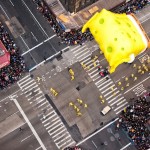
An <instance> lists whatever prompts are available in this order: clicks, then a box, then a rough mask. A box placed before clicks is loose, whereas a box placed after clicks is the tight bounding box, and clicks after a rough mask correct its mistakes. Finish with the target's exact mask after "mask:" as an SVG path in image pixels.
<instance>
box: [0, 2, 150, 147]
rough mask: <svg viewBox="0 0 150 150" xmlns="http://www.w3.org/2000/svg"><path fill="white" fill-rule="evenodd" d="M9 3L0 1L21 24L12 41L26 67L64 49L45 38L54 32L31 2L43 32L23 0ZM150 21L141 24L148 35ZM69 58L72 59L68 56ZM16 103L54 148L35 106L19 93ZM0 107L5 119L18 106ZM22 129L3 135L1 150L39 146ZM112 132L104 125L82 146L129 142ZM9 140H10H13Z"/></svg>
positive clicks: (144, 84) (0, 142)
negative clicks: (20, 30) (118, 137)
mask: <svg viewBox="0 0 150 150" xmlns="http://www.w3.org/2000/svg"><path fill="white" fill-rule="evenodd" d="M12 2H13V5H14V6H13V5H12V3H11V2H10V1H4V0H3V1H1V2H0V4H1V6H2V7H3V8H4V9H5V11H6V13H7V14H8V16H9V17H10V18H11V17H12V16H17V18H18V20H19V21H20V23H21V24H22V26H23V27H24V29H25V33H24V34H23V35H21V37H22V38H23V40H22V38H21V37H18V38H17V39H15V41H17V44H18V46H19V47H21V48H22V49H21V50H22V54H23V56H24V57H25V60H26V63H27V66H28V68H29V69H30V68H32V67H34V66H36V65H37V64H39V63H40V62H42V61H43V57H44V56H45V55H46V56H47V57H50V56H52V55H53V54H55V53H57V52H59V51H60V50H61V49H64V48H65V47H66V46H63V45H61V46H58V44H57V43H58V41H59V38H57V37H56V36H54V37H53V38H52V39H50V40H48V41H47V39H48V38H50V37H52V36H53V35H54V33H53V31H52V30H51V29H50V27H49V26H48V24H47V23H46V21H45V20H44V19H43V17H42V16H41V14H39V13H38V12H37V10H36V8H35V5H34V4H33V3H32V1H28V0H26V1H25V4H26V5H27V6H28V8H29V9H30V10H31V11H32V12H33V13H34V16H35V17H36V18H37V19H38V22H39V23H40V24H41V26H42V28H43V29H44V31H45V32H44V31H43V30H42V28H41V26H39V24H38V23H37V21H35V18H34V17H33V16H32V14H31V13H30V11H29V9H28V8H27V7H26V6H25V4H24V3H23V1H15V0H13V1H12ZM1 11H2V10H1ZM3 15H5V14H4V12H3ZM149 22H150V20H149V19H147V20H146V21H144V22H143V23H142V25H143V27H144V29H145V30H146V32H147V33H148V34H149V31H150V30H149ZM31 32H32V33H31ZM45 33H46V34H45ZM33 35H34V36H33ZM47 35H48V36H47ZM35 37H36V38H35ZM36 39H37V40H36ZM45 40H46V42H44V43H43V41H45ZM25 43H26V44H27V45H26V44H25ZM41 43H43V44H41ZM36 46H37V47H36ZM28 47H29V48H28ZM80 55H81V53H80ZM70 60H72V58H71V57H70ZM137 61H138V59H137ZM137 61H136V62H137ZM105 63H106V62H105ZM105 63H104V64H105ZM138 63H139V62H138ZM127 68H129V67H128V66H127V65H124V66H123V68H122V69H121V71H120V73H119V74H114V75H113V76H112V78H113V79H114V81H117V80H119V79H122V78H123V77H124V76H125V75H126V76H127V75H129V74H130V73H129V74H128V73H126V72H124V71H123V70H125V69H127ZM129 70H130V71H132V67H130V69H129ZM48 71H49V70H48ZM130 71H129V72H130ZM54 73H56V72H55V71H54ZM53 75H54V74H53ZM53 75H51V76H53ZM146 78H147V75H145V76H143V77H142V78H140V77H139V79H140V80H144V79H146ZM140 80H138V82H136V84H135V85H137V84H138V83H140V82H141V81H140ZM148 81H149V80H147V81H146V82H144V83H143V86H144V88H147V86H148V83H149V82H148ZM14 88H15V87H14ZM129 88H131V87H129ZM133 89H134V88H133ZM9 90H10V89H9ZM127 90H128V89H127ZM12 91H13V92H14V90H12ZM125 92H126V91H125ZM20 94H21V93H20ZM123 94H124V93H123ZM124 95H125V96H126V98H129V97H131V96H135V97H136V96H137V95H136V94H135V92H134V91H133V90H132V89H131V90H130V91H129V92H128V93H127V94H124ZM5 96H8V95H7V91H6V92H5ZM6 102H7V101H6ZM18 102H19V104H20V105H21V107H22V109H23V111H24V112H25V114H26V115H27V117H28V118H29V120H30V121H31V124H32V126H33V127H34V128H35V130H36V132H37V133H38V135H39V137H40V138H41V139H42V142H44V144H45V145H46V146H47V147H51V146H52V145H53V146H54V147H53V148H54V149H55V148H56V147H55V145H54V143H53V142H52V141H51V140H50V137H49V136H48V133H47V131H46V130H45V129H44V128H43V127H42V125H41V122H40V121H39V118H38V116H37V114H34V112H33V110H34V108H33V107H31V105H29V103H28V102H27V101H26V99H25V98H22V97H21V96H20V97H19V99H18ZM8 104H9V103H8ZM3 105H4V106H3ZM1 106H2V107H1V108H2V109H1V108H0V109H1V113H2V114H3V115H2V117H3V118H0V119H1V120H3V119H4V118H7V115H8V116H9V115H10V114H11V113H12V114H13V113H15V112H16V111H17V109H16V107H15V106H14V105H11V106H7V103H6V104H5V101H4V102H3V104H2V105H1ZM5 108H7V109H8V108H10V112H9V113H7V111H5ZM34 111H35V110H34ZM108 115H109V114H108ZM22 128H23V129H24V130H23V132H19V131H18V128H17V129H16V130H14V131H13V132H12V133H10V134H8V135H7V136H5V137H4V138H2V139H0V145H2V146H3V147H4V150H10V149H12V147H13V145H15V146H14V147H13V149H14V150H16V149H18V150H19V149H23V148H24V147H25V146H26V147H27V148H28V149H29V150H30V149H36V148H38V147H39V143H38V141H37V139H36V138H35V136H34V135H31V134H32V132H31V129H30V128H29V126H28V125H27V124H25V125H23V126H22ZM108 128H111V129H112V132H109V131H110V129H108ZM24 131H26V132H24ZM113 134H116V131H114V129H113V127H112V126H110V127H107V128H105V129H104V130H102V131H101V132H99V133H98V134H96V135H95V136H93V137H92V138H90V139H89V140H87V141H85V142H84V143H82V146H83V147H84V148H86V149H87V150H94V149H106V150H107V149H110V148H112V147H113V149H115V150H119V149H121V147H123V146H125V145H126V144H128V142H130V141H129V140H128V138H127V137H126V136H125V135H124V133H122V132H120V131H119V132H118V134H119V135H120V137H121V141H118V139H117V138H116V137H115V136H114V135H113ZM118 134H117V135H118ZM30 135H31V137H28V136H30ZM27 137H28V138H27ZM30 138H31V139H30ZM11 139H13V141H12V140H11ZM23 139H25V140H23ZM112 139H113V140H114V139H115V140H114V141H112ZM22 140H23V141H22ZM8 141H10V143H11V144H10V145H8V144H7V142H8ZM21 141H22V142H21ZM92 141H93V142H92ZM105 141H106V143H107V144H108V145H104V146H102V145H101V142H105ZM95 145H96V146H95ZM88 148H89V149H88ZM116 148H117V149H116ZM56 149H57V148H56ZM128 149H129V150H131V149H132V150H133V149H134V148H133V147H132V146H131V147H130V146H129V147H128Z"/></svg>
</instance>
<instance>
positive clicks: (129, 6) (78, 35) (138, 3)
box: [33, 0, 149, 45]
mask: <svg viewBox="0 0 150 150" xmlns="http://www.w3.org/2000/svg"><path fill="white" fill-rule="evenodd" d="M33 2H34V3H35V4H36V5H37V9H38V10H39V12H40V13H42V15H43V17H44V18H45V19H46V20H47V21H48V22H49V24H50V26H51V28H52V29H53V30H54V32H55V33H56V34H57V36H58V37H60V38H61V40H62V43H65V44H67V45H76V44H80V45H82V44H83V43H84V42H85V41H87V40H93V36H92V35H91V33H90V32H89V31H87V32H85V33H82V32H81V29H77V30H75V29H71V30H70V31H69V32H65V31H64V30H62V29H61V28H60V25H59V24H58V22H57V19H56V17H55V15H54V14H53V13H52V12H51V11H50V9H49V8H48V6H47V5H46V3H45V2H44V1H43V0H33ZM148 3H149V0H131V1H130V2H128V3H125V4H123V5H122V6H120V7H123V9H122V10H120V9H119V10H118V12H117V13H131V12H132V13H135V11H137V10H140V9H142V8H143V7H144V6H146V5H147V4H148Z"/></svg>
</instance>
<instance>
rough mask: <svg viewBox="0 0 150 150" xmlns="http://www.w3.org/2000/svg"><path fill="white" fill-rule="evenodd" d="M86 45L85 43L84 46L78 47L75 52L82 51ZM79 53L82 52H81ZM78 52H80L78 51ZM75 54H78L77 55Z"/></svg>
mask: <svg viewBox="0 0 150 150" xmlns="http://www.w3.org/2000/svg"><path fill="white" fill-rule="evenodd" d="M84 47H86V46H85V45H84V46H81V47H79V48H78V49H76V50H74V51H73V53H74V54H75V53H77V52H78V51H81V52H82V49H83V48H84ZM79 53H80V52H79ZM77 54H78V53H77ZM75 56H76V55H75Z"/></svg>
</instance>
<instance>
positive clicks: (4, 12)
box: [0, 5, 10, 20]
mask: <svg viewBox="0 0 150 150" xmlns="http://www.w3.org/2000/svg"><path fill="white" fill-rule="evenodd" d="M0 7H1V9H2V11H3V12H4V14H5V15H6V17H7V19H8V20H10V18H9V17H8V15H7V13H6V11H5V10H4V8H3V7H2V6H1V5H0Z"/></svg>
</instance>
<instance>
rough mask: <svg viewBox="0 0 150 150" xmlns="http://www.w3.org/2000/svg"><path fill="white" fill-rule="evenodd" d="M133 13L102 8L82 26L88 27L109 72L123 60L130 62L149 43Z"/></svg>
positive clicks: (83, 30) (83, 29) (84, 29)
mask: <svg viewBox="0 0 150 150" xmlns="http://www.w3.org/2000/svg"><path fill="white" fill-rule="evenodd" d="M134 17H135V16H134ZM134 17H133V15H126V14H116V13H112V12H110V11H107V10H105V9H103V10H102V11H101V12H99V13H98V12H97V13H96V14H95V15H94V16H93V17H92V18H91V19H90V20H89V21H88V22H87V23H86V24H85V25H84V26H83V28H82V32H85V31H86V29H87V28H89V30H90V32H91V33H92V35H93V36H94V38H95V40H96V41H97V43H98V44H99V47H100V49H101V50H102V52H103V53H104V56H105V57H106V59H107V61H108V62H109V66H110V70H109V71H110V73H112V72H114V71H115V69H116V67H117V66H118V65H120V64H121V63H123V62H128V63H131V62H132V61H133V60H134V58H135V56H137V55H138V54H140V53H141V52H142V51H144V50H145V49H146V48H147V47H148V44H149V39H147V37H145V35H144V33H143V32H142V30H141V28H140V26H139V24H138V23H137V22H136V21H135V18H134Z"/></svg>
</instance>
